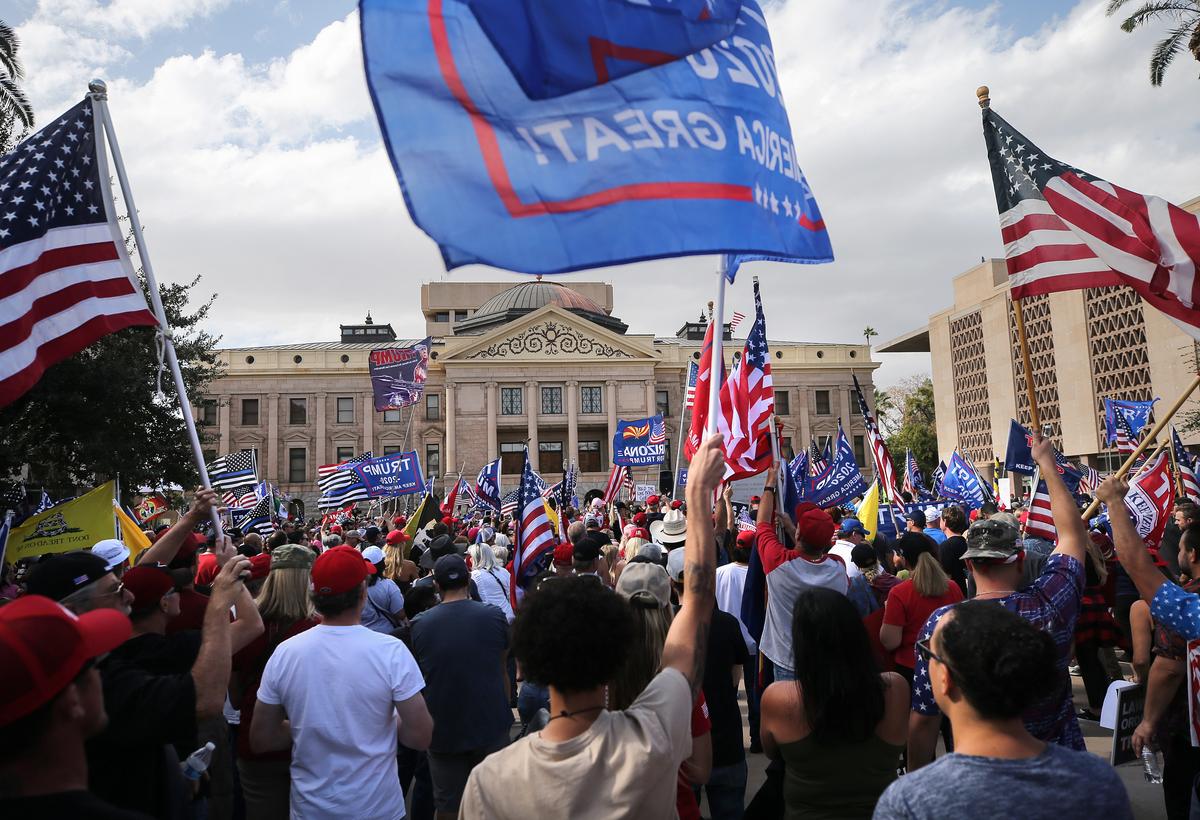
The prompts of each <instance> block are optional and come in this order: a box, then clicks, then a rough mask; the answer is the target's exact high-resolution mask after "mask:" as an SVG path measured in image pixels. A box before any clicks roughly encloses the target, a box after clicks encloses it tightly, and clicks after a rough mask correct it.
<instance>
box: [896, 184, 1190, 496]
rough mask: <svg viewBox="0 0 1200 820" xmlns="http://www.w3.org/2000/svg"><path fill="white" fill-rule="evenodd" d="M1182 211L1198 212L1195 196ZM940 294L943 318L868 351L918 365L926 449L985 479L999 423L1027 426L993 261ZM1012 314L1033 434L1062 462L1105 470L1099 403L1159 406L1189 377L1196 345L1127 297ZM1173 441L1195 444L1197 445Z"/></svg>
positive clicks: (1124, 292)
mask: <svg viewBox="0 0 1200 820" xmlns="http://www.w3.org/2000/svg"><path fill="white" fill-rule="evenodd" d="M1183 207H1184V208H1186V209H1187V210H1189V211H1191V212H1193V213H1195V212H1197V211H1200V197H1198V198H1196V199H1193V200H1191V201H1190V202H1188V203H1186V204H1185V205H1184V206H1183ZM952 287H953V303H952V304H951V306H950V307H948V308H946V309H945V310H941V311H938V312H937V313H934V314H933V315H932V316H930V317H929V323H928V324H927V325H925V326H924V327H920V328H918V329H916V330H914V331H911V332H909V333H907V334H905V335H903V336H901V337H899V338H897V339H893V340H892V341H890V342H888V343H886V344H883V345H880V346H878V347H877V351H878V352H880V353H917V352H921V353H929V354H930V357H931V359H932V369H933V390H934V400H935V406H936V411H937V433H938V450H939V452H940V453H941V454H942V455H943V457H945V456H948V455H949V453H950V452H951V451H952V450H953V449H954V448H955V447H959V448H961V449H962V450H963V451H964V452H965V453H966V454H967V455H968V456H970V458H971V459H972V460H973V461H974V462H975V464H976V466H977V467H978V468H979V469H980V471H981V472H984V473H986V474H987V475H988V476H990V475H991V466H990V465H991V463H992V457H993V454H995V455H999V456H1000V457H1001V459H1003V457H1004V449H1005V444H1006V442H1007V440H1008V429H1009V421H1010V419H1014V418H1015V419H1018V420H1019V421H1020V422H1021V423H1022V424H1025V425H1028V424H1029V401H1028V399H1027V397H1026V390H1025V374H1024V366H1023V362H1022V359H1021V354H1020V345H1019V343H1018V341H1017V331H1016V324H1015V320H1014V316H1013V309H1012V300H1011V298H1010V296H1009V287H1008V274H1007V270H1006V268H1005V264H1004V260H1003V259H991V260H987V261H983V262H981V263H980V264H979V265H976V266H975V267H973V268H971V269H970V270H967V271H965V272H963V273H961V274H959V275H958V276H956V277H954V280H953V282H952ZM1022 305H1023V310H1024V316H1025V326H1026V332H1027V335H1028V337H1029V347H1030V353H1031V357H1032V369H1033V384H1034V390H1035V394H1036V397H1037V402H1038V410H1039V411H1040V414H1041V420H1042V424H1043V425H1050V427H1051V429H1052V431H1053V435H1054V438H1055V442H1056V444H1057V445H1058V447H1059V448H1060V449H1061V450H1062V451H1063V452H1064V453H1065V454H1066V455H1067V456H1068V457H1070V458H1072V459H1074V458H1081V459H1083V460H1084V461H1085V462H1087V463H1088V464H1091V465H1092V466H1094V467H1096V468H1097V469H1100V470H1101V471H1104V470H1108V469H1113V468H1115V467H1116V466H1117V465H1118V464H1119V463H1120V461H1119V458H1118V456H1117V454H1116V450H1115V449H1111V448H1108V447H1107V446H1106V445H1105V442H1104V420H1103V419H1104V399H1105V398H1109V399H1132V400H1147V399H1152V398H1155V397H1161V398H1162V399H1163V404H1164V405H1169V404H1171V403H1172V402H1174V400H1175V399H1176V398H1177V397H1178V396H1179V395H1180V393H1182V392H1183V391H1184V389H1186V388H1187V386H1188V385H1189V384H1190V383H1191V381H1192V379H1193V377H1194V376H1195V374H1196V371H1197V359H1198V356H1197V354H1198V353H1200V346H1198V345H1197V344H1196V342H1195V340H1194V339H1192V337H1191V336H1189V335H1187V334H1186V333H1184V332H1183V331H1182V330H1180V329H1179V328H1178V326H1176V325H1175V324H1174V323H1173V322H1172V321H1171V320H1169V319H1168V318H1167V317H1166V316H1165V315H1163V314H1162V313H1160V312H1158V311H1157V310H1155V309H1154V308H1151V307H1149V306H1147V305H1144V304H1143V303H1142V300H1141V299H1140V298H1139V297H1138V296H1137V295H1136V294H1135V293H1134V292H1133V291H1132V290H1130V289H1128V288H1089V289H1087V290H1078V291H1067V292H1063V293H1052V294H1049V295H1047V296H1037V297H1033V298H1029V299H1026V300H1024V302H1023V303H1022ZM1159 406H1163V405H1159ZM1196 406H1198V405H1196V404H1195V403H1194V402H1193V403H1192V404H1191V405H1190V407H1192V408H1195V407H1196ZM1188 407H1189V405H1185V407H1184V409H1185V410H1187V409H1188ZM1183 440H1184V443H1185V444H1189V445H1190V444H1195V443H1200V435H1196V434H1191V435H1188V436H1184V437H1183Z"/></svg>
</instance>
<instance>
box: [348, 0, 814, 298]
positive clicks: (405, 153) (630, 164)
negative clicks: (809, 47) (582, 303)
mask: <svg viewBox="0 0 1200 820" xmlns="http://www.w3.org/2000/svg"><path fill="white" fill-rule="evenodd" d="M359 8H360V15H359V17H360V23H361V27H362V42H363V63H364V68H365V71H366V75H367V83H368V86H369V88H370V91H371V98H372V101H373V103H374V106H375V113H376V116H377V117H378V119H379V124H380V129H381V131H382V133H383V138H384V142H385V144H386V145H387V149H388V155H389V156H390V158H391V161H392V166H393V169H394V170H395V172H396V176H397V179H398V180H399V181H400V187H401V190H402V192H403V194H404V198H405V202H406V204H407V205H408V209H409V213H410V214H411V215H412V218H413V221H414V222H416V224H417V225H418V226H419V227H420V228H421V229H422V230H423V231H425V232H426V233H427V234H429V236H431V237H432V238H433V239H434V241H436V242H437V244H438V247H439V248H440V250H441V253H442V258H443V261H444V262H445V265H446V268H447V269H451V268H455V267H459V266H461V265H468V264H472V263H482V264H487V265H493V266H495V267H500V268H507V269H509V270H515V271H522V272H525V273H539V274H540V273H561V272H565V271H572V270H579V269H583V268H591V267H596V266H601V265H613V264H619V263H624V262H635V261H638V260H643V259H656V258H661V257H672V256H684V255H689V254H743V255H745V254H749V255H751V256H753V255H759V256H761V257H763V258H773V259H774V258H778V259H785V260H787V261H793V262H812V263H816V262H830V261H832V259H833V251H832V248H831V247H830V243H829V236H828V234H827V233H826V230H825V223H824V220H823V219H822V217H821V211H820V209H819V208H818V207H817V203H816V200H815V198H814V197H813V193H812V191H811V189H810V188H809V185H808V181H807V180H806V179H805V177H804V173H803V171H801V169H800V163H799V160H798V159H797V157H796V149H795V145H794V144H793V141H792V130H791V126H790V124H789V122H788V117H787V113H786V111H785V110H784V106H783V91H782V89H781V87H780V83H779V76H778V73H777V71H776V68H775V56H774V50H773V47H772V45H771V38H770V35H769V33H768V31H767V25H766V20H765V19H764V17H763V15H762V11H761V10H760V8H759V6H758V4H757V3H756V2H754V0H744V1H743V2H740V3H739V2H731V0H676V2H668V0H572V2H569V3H565V2H562V0H523V1H522V2H504V3H501V2H500V0H360V3H359ZM730 21H732V23H731V22H730ZM743 258H749V257H743Z"/></svg>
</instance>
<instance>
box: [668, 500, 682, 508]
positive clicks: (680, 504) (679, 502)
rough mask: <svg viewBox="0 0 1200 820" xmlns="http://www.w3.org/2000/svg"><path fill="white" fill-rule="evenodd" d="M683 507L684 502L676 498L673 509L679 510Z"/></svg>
mask: <svg viewBox="0 0 1200 820" xmlns="http://www.w3.org/2000/svg"><path fill="white" fill-rule="evenodd" d="M682 506H683V502H682V501H680V500H679V499H678V498H676V499H675V500H674V501H672V502H671V509H673V510H678V509H679V508H680V507H682Z"/></svg>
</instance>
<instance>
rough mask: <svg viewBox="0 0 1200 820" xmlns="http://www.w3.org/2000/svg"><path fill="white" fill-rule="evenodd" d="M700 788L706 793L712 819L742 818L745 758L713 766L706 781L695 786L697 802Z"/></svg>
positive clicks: (732, 819) (744, 789) (743, 809)
mask: <svg viewBox="0 0 1200 820" xmlns="http://www.w3.org/2000/svg"><path fill="white" fill-rule="evenodd" d="M701 789H704V791H705V793H706V794H707V795H708V813H709V816H710V817H712V820H742V814H743V813H744V812H745V810H746V759H745V758H742V760H741V761H739V762H738V763H734V764H733V765H731V766H714V767H713V770H712V774H710V775H709V776H708V782H707V783H705V784H704V785H703V786H697V787H695V792H696V802H697V803H699V802H700V790H701Z"/></svg>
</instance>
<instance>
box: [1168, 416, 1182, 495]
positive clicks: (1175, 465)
mask: <svg viewBox="0 0 1200 820" xmlns="http://www.w3.org/2000/svg"><path fill="white" fill-rule="evenodd" d="M1167 440H1168V441H1170V442H1171V446H1170V447H1168V448H1167V452H1168V453H1170V454H1171V474H1172V475H1174V476H1175V489H1176V494H1175V497H1176V498H1178V497H1179V493H1178V490H1179V487H1180V484H1181V477H1180V474H1179V459H1178V458H1176V457H1175V425H1173V424H1172V425H1171V426H1170V429H1169V430H1168V431H1167Z"/></svg>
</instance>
